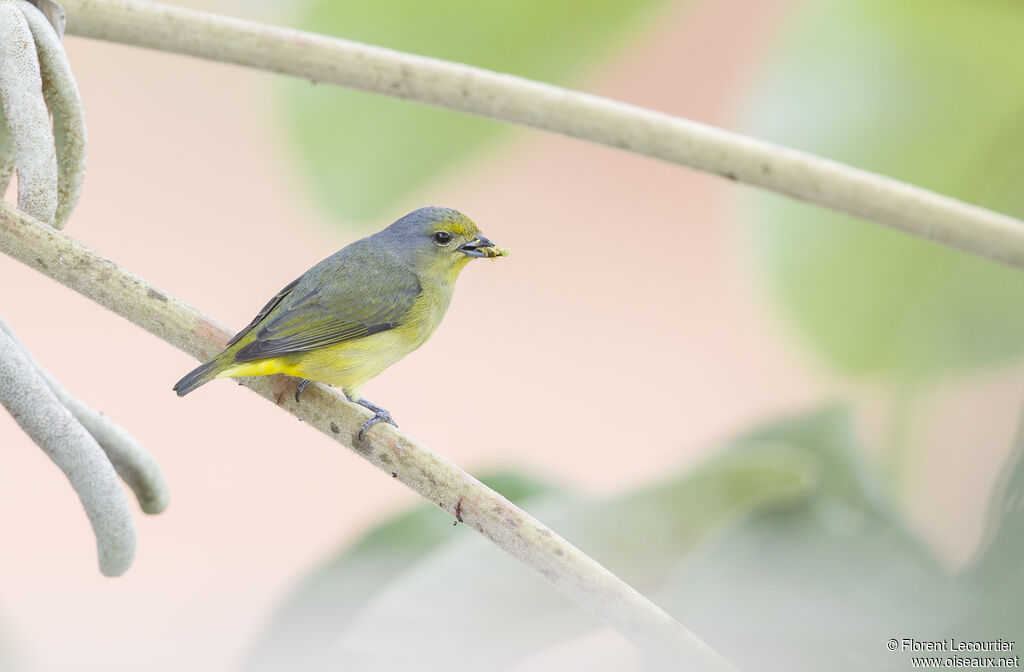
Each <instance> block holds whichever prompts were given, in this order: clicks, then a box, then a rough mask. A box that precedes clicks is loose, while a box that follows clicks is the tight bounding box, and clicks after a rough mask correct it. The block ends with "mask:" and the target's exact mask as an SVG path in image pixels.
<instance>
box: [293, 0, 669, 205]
mask: <svg viewBox="0 0 1024 672" xmlns="http://www.w3.org/2000/svg"><path fill="white" fill-rule="evenodd" d="M663 2H664V0H592V1H591V2H588V3H586V6H585V7H584V6H582V5H580V4H579V3H576V2H572V1H570V0H518V1H517V2H514V3H490V2H478V1H475V0H432V1H431V2H420V1H417V0H350V1H348V2H332V1H330V0H311V1H309V2H305V3H299V4H300V7H302V10H301V16H300V17H299V18H298V20H297V22H298V23H299V24H300V25H301V26H302V27H303V28H306V29H309V30H313V31H316V32H320V33H326V34H329V35H338V36H341V37H345V38H347V39H352V40H358V41H362V42H368V43H370V44H376V45H382V46H386V47H391V48H394V49H399V50H403V51H408V52H412V53H416V54H422V55H427V56H434V57H438V58H444V59H449V60H453V61H459V62H463V63H469V64H471V65H476V66H480V67H483V68H488V69H493V70H497V71H500V72H509V73H513V74H516V75H521V76H524V77H529V78H532V79H539V80H542V81H549V82H555V83H564V82H567V81H569V80H571V79H572V78H574V77H576V76H578V75H579V74H580V73H581V72H583V71H584V69H585V68H587V67H593V64H594V63H595V61H596V59H597V58H598V57H599V56H600V55H602V54H603V53H605V52H607V51H608V49H609V46H610V45H614V44H616V43H617V42H618V41H619V38H621V37H623V36H625V35H627V34H629V33H630V32H631V31H632V30H633V29H634V28H635V27H637V26H638V25H640V24H641V22H642V20H643V19H644V18H646V17H647V15H648V14H649V13H650V11H651V10H652V9H653V8H654V7H656V6H658V5H661V4H663ZM283 92H284V96H285V103H286V108H285V109H286V112H287V121H288V125H287V128H288V131H289V133H290V135H291V138H292V139H293V141H294V143H295V146H296V149H297V150H298V157H299V159H300V164H301V169H302V171H303V176H304V178H305V179H306V180H307V181H308V183H309V185H310V187H311V188H312V190H313V192H314V193H315V195H316V196H317V197H318V199H319V200H320V202H321V203H322V204H323V205H324V206H326V208H327V210H328V211H329V212H331V213H333V214H335V215H338V216H341V217H345V218H370V217H373V216H375V215H378V214H380V213H381V212H382V211H384V210H385V209H386V208H388V207H389V206H390V205H391V204H392V203H393V202H395V201H397V200H400V199H402V198H404V197H406V195H407V194H408V193H409V192H410V191H412V190H414V189H416V188H417V187H419V186H420V185H421V184H422V183H423V182H424V181H425V180H428V179H431V178H434V177H436V176H438V175H439V174H441V173H443V172H444V171H445V170H447V169H448V168H449V167H451V166H452V165H454V164H455V163H456V162H458V161H461V160H463V159H465V158H466V157H468V156H470V155H471V154H472V153H473V152H475V151H477V150H478V149H479V148H480V147H482V146H483V145H484V144H485V141H487V140H490V139H491V138H493V137H494V136H495V135H496V134H497V132H498V131H499V129H501V128H502V124H498V123H495V122H490V121H486V120H482V119H477V118H472V117H468V116H464V115H460V114H456V113H454V112H447V111H443V110H439V109H434V108H429V107H425V106H422V105H418V104H416V103H410V102H405V101H399V100H394V99H390V98H383V97H380V96H376V95H373V94H366V93H360V92H355V91H347V90H342V89H338V88H335V87H329V86H313V85H310V84H309V83H308V82H305V83H304V82H290V83H288V84H287V85H286V86H285V87H284V89H283ZM440 205H443V204H440Z"/></svg>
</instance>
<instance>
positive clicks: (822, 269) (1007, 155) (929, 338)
mask: <svg viewBox="0 0 1024 672" xmlns="http://www.w3.org/2000/svg"><path fill="white" fill-rule="evenodd" d="M802 8H803V11H802V13H801V15H800V18H799V22H798V23H797V25H795V26H794V29H793V31H792V33H791V34H790V35H789V36H788V38H789V39H788V40H787V42H786V44H785V47H784V50H783V53H782V55H781V57H780V58H779V59H778V62H776V63H775V64H774V65H773V66H772V67H770V68H768V69H767V72H766V77H765V80H766V81H765V84H764V86H763V90H762V92H761V93H760V95H758V96H756V97H755V100H754V102H753V104H752V105H751V106H750V107H751V108H752V109H753V119H752V124H751V125H752V128H751V131H752V132H753V133H755V134H756V135H758V136H760V137H763V138H765V139H769V140H772V141H775V142H779V143H782V144H785V145H790V146H794V147H797V148H800V149H804V150H808V151H811V152H814V153H818V154H822V155H824V156H827V157H831V158H835V159H838V160H841V161H844V162H847V163H850V164H853V165H855V166H859V167H863V168H866V169H869V170H873V171H877V172H880V173H882V174H885V175H890V176H892V177H895V178H898V179H901V180H905V181H908V182H911V183H915V184H920V185H922V186H925V187H928V188H931V189H935V190H937V191H939V192H942V193H946V194H949V195H952V196H956V197H959V198H962V199H964V200H967V201H969V202H974V203H978V204H981V205H984V206H986V207H990V208H993V209H996V210H1000V211H1003V212H1007V213H1009V214H1013V215H1016V216H1018V217H1019V216H1022V215H1024V189H1022V188H1021V187H1022V186H1024V87H1020V86H1018V85H1017V77H1016V74H1015V73H1018V72H1021V71H1022V70H1024V50H1021V49H1019V48H1018V45H1019V37H1020V35H1021V34H1024V4H1021V3H1015V2H999V1H991V2H961V1H960V0H907V1H904V2H891V1H889V0H862V1H861V2H852V3H851V2H825V3H804V5H802ZM756 206H757V207H756V209H755V214H756V219H757V221H756V229H755V237H756V242H757V247H756V252H757V255H758V257H759V258H760V260H761V261H762V262H763V267H764V269H765V272H766V275H767V277H768V279H769V281H770V285H771V286H772V288H773V290H774V292H775V293H776V294H777V296H778V298H779V301H780V303H781V305H782V306H783V307H784V309H785V311H786V313H787V314H788V315H789V317H790V318H792V320H793V321H794V323H795V325H796V327H797V329H798V331H799V332H800V333H801V334H802V336H803V337H804V338H805V339H806V340H807V341H808V342H809V343H810V344H812V345H813V347H814V348H815V349H816V350H817V351H818V352H819V353H820V354H821V355H822V356H823V357H824V358H825V359H826V360H827V361H828V362H829V363H830V364H832V365H833V366H835V367H837V368H839V369H842V370H844V371H847V372H852V373H857V374H881V375H882V376H885V377H888V378H890V379H900V380H904V381H916V380H920V379H922V378H925V377H928V376H931V375H935V374H942V373H947V372H950V371H956V370H962V369H966V368H972V367H979V366H984V365H992V364H996V363H999V362H1002V361H1005V360H1007V359H1010V358H1013V357H1018V356H1019V355H1020V354H1021V352H1022V349H1024V311H1021V310H1018V309H1016V308H1015V307H1016V306H1020V305H1022V303H1024V275H1022V274H1021V273H1020V272H1019V271H1016V270H1011V269H1008V268H1004V267H1001V266H998V265H996V264H994V263H991V262H987V261H982V260H979V259H975V258H972V257H969V256H967V255H964V254H961V253H958V252H954V251H951V250H947V249H945V248H942V247H940V246H938V245H935V244H931V243H926V242H922V241H919V240H916V239H913V238H910V237H908V236H905V235H902V234H899V233H896V232H893V231H890V230H886V229H882V228H880V227H877V226H876V225H873V224H869V223H866V222H863V221H860V220H855V219H853V218H850V217H847V216H842V215H836V214H832V213H828V212H826V211H824V210H821V209H819V208H812V207H810V206H807V205H803V204H800V203H796V202H793V201H789V200H782V199H780V198H778V197H768V196H761V197H758V198H757V200H756Z"/></svg>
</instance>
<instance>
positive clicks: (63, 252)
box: [0, 203, 732, 670]
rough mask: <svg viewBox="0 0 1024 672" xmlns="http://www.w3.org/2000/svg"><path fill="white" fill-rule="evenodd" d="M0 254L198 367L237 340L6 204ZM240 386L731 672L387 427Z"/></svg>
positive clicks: (670, 649) (651, 642) (276, 389)
mask: <svg viewBox="0 0 1024 672" xmlns="http://www.w3.org/2000/svg"><path fill="white" fill-rule="evenodd" d="M0 252H4V253H6V254H8V255H10V256H12V257H14V258H15V259H18V260H19V261H21V262H22V263H24V264H26V265H28V266H31V267H32V268H35V269H37V270H39V271H40V272H42V273H44V274H45V275H47V276H49V277H51V278H53V279H54V280H56V281H58V282H60V283H61V284H63V285H66V286H68V287H70V288H72V289H74V290H75V291H77V292H79V293H81V294H83V295H84V296H86V297H88V298H90V299H92V300H93V301H96V302H97V303H99V304H101V305H103V306H105V307H107V308H109V309H110V310H113V311H114V312H116V313H117V314H119V315H121V316H122V317H125V318H127V319H128V320H129V321H131V322H134V323H135V324H137V325H139V326H141V327H142V328H144V329H146V330H147V331H149V332H150V333H152V334H153V335H155V336H157V337H158V338H160V339H162V340H164V341H167V342H168V343H170V344H172V345H175V346H177V347H178V348H181V349H182V350H184V351H185V352H187V353H189V354H191V355H193V356H195V357H196V358H198V359H200V360H206V359H209V358H210V357H212V356H213V355H215V354H217V353H218V352H220V350H221V349H222V348H223V347H224V345H225V343H226V342H227V340H228V338H229V337H230V335H231V332H230V331H228V330H226V329H225V328H224V327H222V326H221V325H219V324H217V323H216V322H214V321H213V320H211V319H210V318H208V317H206V316H205V315H203V314H202V313H200V312H199V311H197V310H196V309H195V308H193V307H191V306H189V305H188V304H186V303H184V302H182V301H181V300H179V299H177V298H175V297H173V296H169V295H168V294H166V293H165V292H163V291H161V290H160V289H158V288H157V287H155V286H153V285H151V284H149V283H148V282H146V281H145V280H143V279H142V278H139V277H138V276H136V275H133V274H131V273H129V272H128V271H125V270H124V269H122V268H120V267H119V266H117V265H116V264H114V263H113V262H111V261H109V260H107V259H104V258H103V257H100V256H99V255H97V254H96V253H95V252H93V251H92V250H89V249H88V248H86V247H84V246H82V245H81V244H79V243H77V242H76V241H74V240H72V239H70V238H68V237H66V236H64V235H63V234H62V233H60V232H58V231H55V230H53V229H50V228H48V227H45V226H43V225H41V224H40V223H38V222H35V221H34V220H32V219H31V218H30V217H28V216H26V215H25V214H23V213H21V212H19V211H17V210H16V209H14V208H12V207H11V206H9V205H8V204H6V203H0ZM240 382H241V383H242V384H244V385H246V386H247V387H249V388H251V389H253V390H254V391H256V392H257V393H258V394H260V395H262V396H263V397H265V398H267V399H270V400H271V401H273V402H274V403H275V404H277V405H278V406H280V407H281V408H283V409H284V410H286V411H288V412H289V413H291V414H293V415H295V416H296V417H298V418H299V419H301V420H303V421H305V422H308V423H309V424H311V425H312V426H314V427H316V428H317V429H318V430H320V431H321V432H323V433H324V434H326V435H327V436H329V437H331V438H333V439H334V440H336V441H338V442H339V443H341V444H342V445H344V446H346V447H348V448H350V449H352V450H353V451H354V452H355V453H356V454H357V455H360V456H361V457H363V458H365V459H367V460H369V461H370V462H371V463H373V464H375V465H376V466H377V467H379V468H380V469H382V470H384V471H385V472H388V473H389V474H391V475H392V476H394V477H395V478H397V479H398V480H400V481H402V482H403V483H405V484H406V485H407V486H409V487H410V488H412V489H413V490H415V491H416V492H418V493H419V494H420V495H422V496H423V497H424V498H426V499H427V500H428V501H430V502H434V503H436V504H437V505H438V506H439V507H441V508H442V509H444V510H445V511H447V512H448V513H450V514H451V515H453V516H455V517H456V518H457V519H458V520H460V521H462V522H464V523H466V524H467V525H469V526H470V527H472V528H473V529H475V530H477V531H478V532H480V533H481V534H482V535H484V536H485V537H487V538H488V539H490V540H491V541H493V542H494V543H495V544H497V545H498V546H499V547H501V548H502V549H504V550H505V551H506V552H508V553H509V554H511V555H512V556H514V557H515V558H517V559H519V560H520V561H522V562H523V563H524V564H526V565H527V566H529V567H530V568H532V569H533V570H534V571H536V572H537V573H539V574H540V575H542V576H543V577H544V578H546V579H547V580H548V581H550V582H551V583H552V584H553V585H554V586H555V587H556V588H558V589H559V590H560V591H562V592H563V593H564V594H565V595H567V596H568V597H569V598H571V599H573V600H574V601H576V602H577V603H578V604H579V605H580V606H582V607H583V608H584V609H586V610H587V611H589V612H590V613H591V614H593V615H595V616H597V617H598V618H600V619H601V620H603V621H605V622H606V623H608V624H609V625H610V626H612V627H613V628H615V629H617V630H618V631H619V632H621V633H622V634H623V635H624V636H626V637H627V638H629V639H630V640H632V641H633V642H634V643H635V644H637V645H638V646H640V647H641V648H643V649H645V650H646V651H649V652H651V653H653V654H655V655H656V656H658V657H660V658H663V659H666V660H669V661H672V662H673V663H674V664H675V665H684V664H685V663H690V664H691V665H692V666H694V667H696V669H701V670H705V669H707V670H727V669H732V668H731V666H730V665H729V664H728V663H727V662H726V661H724V660H722V659H721V658H720V657H719V656H718V655H717V654H716V653H715V652H714V651H712V650H711V649H710V648H708V647H707V645H705V644H704V643H703V642H701V641H700V640H699V639H697V638H696V637H695V636H694V635H693V634H692V633H690V632H689V631H688V630H686V629H685V628H683V627H682V626H681V625H679V623H677V622H676V621H675V620H673V619H672V617H671V616H669V615H668V614H666V613H665V612H664V611H662V610H661V609H659V608H658V607H656V606H655V605H654V604H652V603H651V602H650V601H649V600H647V598H645V597H644V596H643V595H641V594H640V593H638V592H636V591H635V590H634V589H633V588H631V587H630V586H628V585H627V584H626V583H624V582H623V581H622V580H621V579H619V578H618V577H616V576H615V575H614V574H612V573H611V572H609V571H608V570H607V569H605V568H604V567H602V566H601V565H600V564H598V563H597V562H595V561H594V560H592V559H591V558H589V557H588V556H587V555H585V554H584V553H583V552H582V551H580V550H579V549H577V548H576V547H575V546H573V545H571V544H569V543H568V542H567V541H565V540H564V539H562V538H561V537H559V536H558V535H557V534H555V533H554V532H552V531H551V530H549V529H548V528H546V527H545V526H544V525H542V524H541V523H540V522H538V521H537V520H535V519H534V518H532V517H531V516H530V515H528V514H527V513H526V512H524V511H522V510H521V509H519V508H518V507H516V506H515V505H514V504H512V503H511V502H509V501H508V500H506V499H505V498H504V497H502V496H501V495H500V494H498V493H496V492H494V491H493V490H491V489H489V488H488V487H487V486H485V485H483V484H482V483H480V481H478V480H476V479H475V478H473V477H472V476H470V475H469V474H467V473H466V472H464V471H462V470H461V469H459V468H458V467H457V466H455V465H454V464H452V463H451V462H449V461H448V460H446V459H444V458H443V457H441V456H439V455H437V454H435V453H433V452H431V451H430V450H429V449H428V448H427V447H426V446H424V445H423V444H421V443H419V442H417V441H416V440H415V439H413V438H411V437H409V436H408V435H406V434H404V433H403V432H401V431H399V430H397V429H395V428H394V427H391V426H390V425H383V424H382V425H379V426H377V427H375V428H374V430H373V432H372V433H371V434H370V437H369V440H368V441H359V440H357V438H356V436H357V434H358V433H359V428H360V426H361V425H362V424H363V422H365V421H366V420H367V419H368V418H369V414H368V412H367V411H366V410H365V409H363V408H362V407H360V406H357V405H355V404H351V403H348V402H347V401H345V399H344V398H343V397H342V396H341V395H340V394H338V393H337V392H335V391H334V390H333V389H331V388H328V387H326V386H323V385H312V386H310V387H309V388H308V389H307V390H306V391H305V392H304V393H303V396H302V402H301V403H296V401H295V400H294V391H295V380H294V379H290V378H285V377H282V376H270V377H264V378H243V379H241V380H240ZM168 393H169V392H168Z"/></svg>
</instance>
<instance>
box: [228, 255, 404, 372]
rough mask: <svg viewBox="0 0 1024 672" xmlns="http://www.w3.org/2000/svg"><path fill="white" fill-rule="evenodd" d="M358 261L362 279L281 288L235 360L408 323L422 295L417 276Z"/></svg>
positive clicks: (289, 351)
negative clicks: (409, 315) (311, 286)
mask: <svg viewBox="0 0 1024 672" xmlns="http://www.w3.org/2000/svg"><path fill="white" fill-rule="evenodd" d="M359 266H360V268H359V271H360V273H358V274H356V275H358V276H359V282H358V283H356V282H345V281H344V280H341V279H339V280H337V281H334V282H329V281H325V282H323V283H322V286H321V287H314V288H311V289H307V288H306V287H305V286H304V285H305V283H302V282H301V278H300V280H299V281H296V282H295V283H292V284H291V285H289V286H288V287H286V288H285V289H284V290H282V292H281V293H280V294H278V295H277V296H276V297H274V298H273V299H271V300H270V302H269V303H268V304H267V306H266V307H265V308H264V309H263V310H262V311H260V315H257V316H256V319H255V320H253V324H252V325H251V326H250V327H249V328H248V330H250V331H251V330H252V329H253V328H257V327H258V328H257V330H256V333H255V338H254V339H253V340H252V341H251V342H250V343H248V344H246V345H245V346H244V347H242V348H241V349H239V350H238V352H236V353H235V357H234V359H235V361H236V362H249V361H252V360H255V359H263V358H265V357H278V356H281V355H290V354H295V353H300V352H308V351H310V350H316V349H317V348H322V347H325V346H329V345H335V344H337V343H342V342H344V341H350V340H353V339H356V338H362V337H363V336H369V335H370V334H376V333H378V332H381V331H387V330H388V329H394V328H395V327H397V326H399V325H401V324H403V323H404V322H405V320H406V319H407V315H408V314H409V310H410V309H411V308H412V305H413V302H414V301H415V300H416V297H417V296H419V294H420V283H419V280H418V279H417V278H416V275H415V274H414V273H413V272H412V271H410V270H408V269H406V268H404V267H395V266H392V265H389V264H382V265H377V264H370V265H363V264H360V265H359ZM314 270H316V269H314ZM336 270H337V269H328V270H327V271H326V272H323V271H322V272H321V274H320V275H321V276H323V275H326V276H329V275H334V273H332V271H336ZM338 275H342V274H341V273H338ZM320 279H321V280H328V279H329V278H328V277H320ZM236 338H241V337H236Z"/></svg>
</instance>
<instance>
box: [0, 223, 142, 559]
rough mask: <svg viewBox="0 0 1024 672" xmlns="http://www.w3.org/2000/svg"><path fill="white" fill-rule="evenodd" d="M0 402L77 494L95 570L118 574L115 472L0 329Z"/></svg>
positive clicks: (131, 548) (123, 555)
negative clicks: (88, 530) (91, 542)
mask: <svg viewBox="0 0 1024 672" xmlns="http://www.w3.org/2000/svg"><path fill="white" fill-rule="evenodd" d="M3 207H5V208H7V207H8V206H7V205H6V204H4V206H3ZM37 226H39V227H42V225H41V224H38V225H37ZM0 404H2V405H3V406H4V407H5V408H6V409H7V410H8V411H9V412H10V414H11V417H13V418H14V419H15V420H16V421H17V423H18V424H19V425H20V426H21V428H22V429H23V430H25V433H26V434H28V435H29V436H30V437H32V440H33V441H34V442H35V443H36V445H38V446H39V447H40V448H42V449H43V451H44V452H45V453H46V454H47V456H48V457H49V458H50V459H51V460H53V462H54V463H55V464H56V465H57V466H58V467H60V468H61V471H63V472H64V473H65V474H66V475H67V477H68V481H70V482H71V486H72V487H73V488H74V490H75V492H76V493H78V497H79V499H80V500H81V501H82V506H83V507H84V508H85V512H86V515H88V517H89V522H90V523H92V528H93V532H94V533H95V535H96V545H97V548H98V550H99V559H100V571H101V572H103V573H104V574H106V575H107V576H120V575H121V574H123V573H124V572H125V571H126V570H127V569H128V568H129V567H130V566H131V564H132V559H133V558H134V557H135V523H134V522H132V516H131V513H130V512H129V510H128V504H127V502H126V501H125V498H124V495H123V493H122V491H121V485H120V483H119V482H118V480H117V475H116V474H115V473H114V469H113V467H111V465H110V461H109V460H108V459H107V456H106V455H105V454H104V452H103V450H101V449H100V447H99V445H98V444H97V443H96V441H95V440H94V439H93V437H92V436H91V435H90V434H89V432H87V431H86V430H85V428H84V427H82V425H80V424H79V423H78V421H77V420H75V418H74V416H72V415H71V412H70V411H68V409H67V408H65V406H64V404H62V403H61V402H60V400H58V399H57V397H56V396H55V395H54V393H53V391H52V390H51V389H50V387H49V385H47V383H46V380H44V379H43V377H42V376H41V375H39V371H38V370H37V369H36V366H35V365H34V364H33V362H32V361H31V360H30V359H29V357H28V356H27V355H26V353H25V352H24V351H23V350H22V349H21V346H20V345H18V344H17V343H16V342H15V341H14V340H13V339H12V338H10V337H9V336H8V335H7V333H6V332H5V331H3V330H0Z"/></svg>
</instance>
